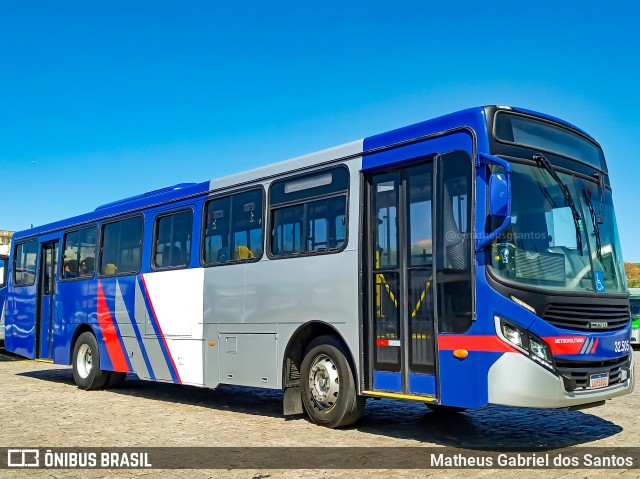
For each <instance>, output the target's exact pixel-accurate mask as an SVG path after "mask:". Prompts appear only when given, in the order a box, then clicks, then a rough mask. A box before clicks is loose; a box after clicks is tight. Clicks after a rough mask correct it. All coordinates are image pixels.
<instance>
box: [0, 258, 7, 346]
mask: <svg viewBox="0 0 640 479" xmlns="http://www.w3.org/2000/svg"><path fill="white" fill-rule="evenodd" d="M8 260H9V258H8V257H7V256H5V255H2V254H0V343H3V342H4V309H5V308H4V302H5V299H6V297H7V270H8V268H7V264H8V263H7V262H8Z"/></svg>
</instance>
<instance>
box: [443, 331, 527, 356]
mask: <svg viewBox="0 0 640 479" xmlns="http://www.w3.org/2000/svg"><path fill="white" fill-rule="evenodd" d="M438 349H440V350H443V351H454V350H456V349H466V350H467V351H480V352H484V353H515V352H518V351H517V350H516V349H515V348H513V347H511V346H509V345H508V344H507V343H505V342H504V341H502V340H501V339H500V338H498V337H497V336H464V335H441V336H438Z"/></svg>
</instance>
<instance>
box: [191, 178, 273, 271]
mask: <svg viewBox="0 0 640 479" xmlns="http://www.w3.org/2000/svg"><path fill="white" fill-rule="evenodd" d="M263 196H264V194H263V191H262V189H261V188H260V189H253V190H249V191H244V192H241V193H236V194H233V195H231V196H226V197H223V198H215V199H212V200H210V201H208V202H207V203H206V204H205V231H204V238H203V244H202V248H203V251H202V260H203V262H204V263H205V264H207V265H216V264H223V263H227V262H238V261H251V260H255V259H259V258H260V257H262V232H263V228H262V227H263V221H262V214H263V213H262V212H263V207H262V206H263Z"/></svg>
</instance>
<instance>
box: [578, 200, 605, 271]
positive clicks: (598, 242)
mask: <svg viewBox="0 0 640 479" xmlns="http://www.w3.org/2000/svg"><path fill="white" fill-rule="evenodd" d="M582 195H583V196H584V199H585V202H586V203H587V208H589V214H590V215H591V222H592V223H593V235H594V236H595V238H596V253H597V254H598V258H599V259H600V260H602V241H601V239H600V227H599V226H598V223H600V221H599V219H598V218H596V211H595V209H594V208H593V203H592V202H591V191H589V190H587V189H586V188H585V189H584V190H582Z"/></svg>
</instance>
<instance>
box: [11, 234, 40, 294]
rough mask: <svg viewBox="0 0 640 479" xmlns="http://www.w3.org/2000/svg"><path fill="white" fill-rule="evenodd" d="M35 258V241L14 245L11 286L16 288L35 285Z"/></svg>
mask: <svg viewBox="0 0 640 479" xmlns="http://www.w3.org/2000/svg"><path fill="white" fill-rule="evenodd" d="M37 257H38V241H37V240H33V241H29V242H27V243H22V244H19V245H16V247H15V251H14V258H15V259H14V268H13V284H15V285H16V286H32V285H33V284H34V283H35V281H36V259H37Z"/></svg>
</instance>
